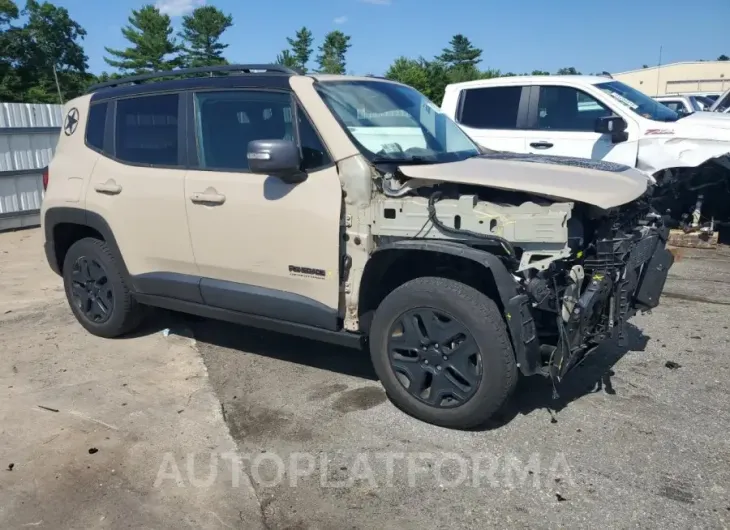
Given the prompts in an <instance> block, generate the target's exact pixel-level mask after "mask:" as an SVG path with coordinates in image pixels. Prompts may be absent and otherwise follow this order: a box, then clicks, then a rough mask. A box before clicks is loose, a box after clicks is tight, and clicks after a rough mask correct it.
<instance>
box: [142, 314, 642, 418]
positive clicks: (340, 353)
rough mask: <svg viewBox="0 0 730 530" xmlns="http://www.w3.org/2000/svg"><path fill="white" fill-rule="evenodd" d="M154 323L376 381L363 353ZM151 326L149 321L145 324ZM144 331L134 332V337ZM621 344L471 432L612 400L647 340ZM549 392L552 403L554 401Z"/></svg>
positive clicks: (529, 390)
mask: <svg viewBox="0 0 730 530" xmlns="http://www.w3.org/2000/svg"><path fill="white" fill-rule="evenodd" d="M161 313H162V314H161V315H160V316H159V317H157V318H154V323H153V324H149V325H147V326H145V330H146V333H154V332H159V331H160V330H163V329H165V328H170V329H171V331H172V333H180V332H182V333H185V331H184V330H185V329H186V328H187V329H189V330H190V331H192V334H193V336H194V337H195V340H196V341H197V342H199V343H202V344H207V345H211V346H216V347H220V348H227V349H230V350H235V351H239V352H241V353H242V354H243V353H246V354H253V355H259V356H262V357H268V358H271V359H277V360H280V361H285V362H290V363H296V364H299V365H302V366H309V367H312V368H317V369H319V370H326V371H330V372H335V373H340V374H344V375H349V376H352V377H358V378H361V379H367V380H370V381H377V380H378V377H377V375H376V374H375V371H374V369H373V366H372V363H371V361H370V355H369V353H368V351H367V350H363V351H361V350H355V349H349V348H343V347H341V346H336V345H332V344H327V343H322V342H317V341H312V340H308V339H303V338H299V337H292V336H289V335H284V334H280V333H274V332H269V331H265V330H259V329H255V328H249V327H245V326H239V325H236V324H230V323H227V322H222V321H217V320H210V319H206V318H202V317H195V316H191V315H184V314H177V313H173V312H167V311H165V312H161ZM148 320H152V319H148ZM143 333H145V331H140V334H143ZM626 339H627V340H626V344H625V345H624V346H618V345H617V344H616V343H615V342H608V343H606V344H603V345H601V346H600V347H599V348H597V349H596V350H595V351H593V352H592V353H591V354H590V355H588V356H587V357H586V359H585V360H584V361H583V362H582V363H581V364H580V365H578V366H577V367H576V368H574V369H573V371H571V372H570V373H569V374H568V375H567V377H566V378H565V379H563V381H562V382H561V383H557V382H556V383H555V387H553V382H552V380H551V379H549V378H546V377H542V376H533V377H520V379H519V382H518V384H517V388H516V390H515V392H514V394H513V397H512V399H511V400H510V401H509V402H508V403H507V404H506V406H505V407H504V408H503V409H502V410H501V411H500V412H498V413H497V414H496V415H495V416H494V417H493V418H492V419H491V420H490V421H489V422H487V423H486V424H485V425H483V426H480V427H479V428H477V430H492V429H497V428H500V427H503V426H504V425H506V424H508V423H509V422H511V421H512V420H513V419H514V418H515V417H517V416H518V415H528V414H531V413H532V412H535V411H537V410H547V411H549V412H550V413H551V415H552V416H553V421H556V420H555V414H556V413H558V412H560V411H561V410H563V409H564V408H566V407H567V406H569V405H570V403H572V402H573V401H576V400H578V399H580V398H581V397H583V396H585V395H588V394H593V393H597V392H605V393H607V394H615V390H614V388H613V384H612V382H611V377H612V376H614V375H615V374H614V371H613V366H614V365H615V364H616V363H617V362H618V361H620V360H621V359H622V358H623V357H624V356H625V355H626V354H627V353H629V352H632V351H643V350H644V349H645V348H646V345H647V343H648V341H649V337H648V336H646V335H644V333H643V332H642V331H641V330H639V329H638V328H637V327H636V326H634V325H633V324H628V325H627V327H626ZM554 388H555V390H556V391H557V395H558V397H557V398H554Z"/></svg>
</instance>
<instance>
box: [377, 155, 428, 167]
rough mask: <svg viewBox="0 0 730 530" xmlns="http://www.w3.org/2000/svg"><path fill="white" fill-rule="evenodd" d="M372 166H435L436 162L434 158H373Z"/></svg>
mask: <svg viewBox="0 0 730 530" xmlns="http://www.w3.org/2000/svg"><path fill="white" fill-rule="evenodd" d="M372 162H373V164H395V165H401V164H435V163H437V162H438V160H437V159H436V158H435V157H425V156H411V157H409V158H387V157H382V156H379V157H375V158H373V159H372Z"/></svg>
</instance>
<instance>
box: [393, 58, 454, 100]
mask: <svg viewBox="0 0 730 530" xmlns="http://www.w3.org/2000/svg"><path fill="white" fill-rule="evenodd" d="M385 77H387V78H388V79H392V80H394V81H398V82H400V83H403V84H406V85H410V86H412V87H413V88H415V89H416V90H418V91H419V92H421V93H422V94H423V95H424V96H426V97H427V98H428V99H430V100H431V101H433V102H434V103H436V104H437V105H440V104H441V101H442V100H443V98H444V90H446V85H448V84H449V83H450V82H451V81H450V79H449V71H448V69H447V68H446V65H444V64H443V63H442V62H440V61H427V60H426V59H424V58H423V57H419V58H418V59H409V58H407V57H399V58H397V59H396V60H395V61H394V62H393V64H392V65H390V68H388V71H387V72H386V73H385Z"/></svg>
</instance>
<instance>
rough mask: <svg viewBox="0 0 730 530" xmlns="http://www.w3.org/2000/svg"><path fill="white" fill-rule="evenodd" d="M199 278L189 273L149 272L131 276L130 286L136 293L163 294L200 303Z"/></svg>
mask: <svg viewBox="0 0 730 530" xmlns="http://www.w3.org/2000/svg"><path fill="white" fill-rule="evenodd" d="M200 280H201V278H200V277H199V276H193V275H189V274H178V273H175V272H149V273H145V274H138V275H136V276H132V286H133V287H134V292H135V293H136V294H149V295H155V296H165V297H167V298H175V299H177V300H187V301H188V302H195V303H197V304H202V303H204V301H203V295H202V294H201V292H200Z"/></svg>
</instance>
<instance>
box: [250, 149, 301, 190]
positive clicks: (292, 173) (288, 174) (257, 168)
mask: <svg viewBox="0 0 730 530" xmlns="http://www.w3.org/2000/svg"><path fill="white" fill-rule="evenodd" d="M246 158H248V168H249V170H250V171H251V173H255V174H258V175H271V176H274V177H278V178H280V179H281V180H283V181H284V182H286V183H287V184H298V183H300V182H303V181H304V180H306V178H307V174H306V173H305V172H304V171H302V170H301V167H302V158H301V154H300V153H299V148H298V147H297V145H296V144H295V143H294V142H292V141H290V140H254V141H252V142H249V144H248V151H247V153H246Z"/></svg>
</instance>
